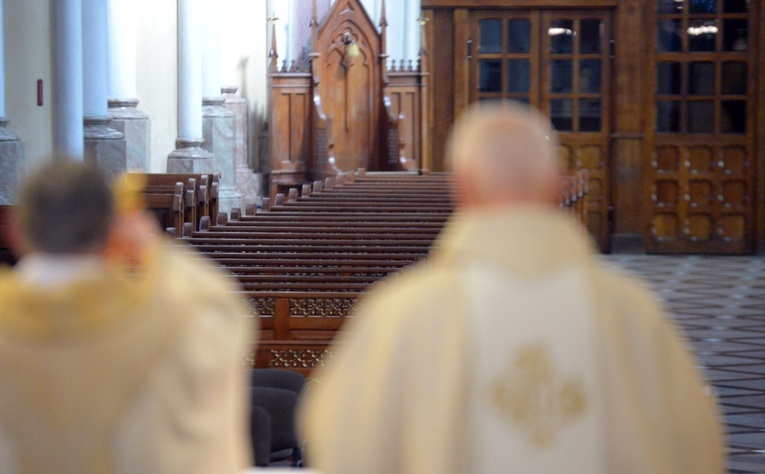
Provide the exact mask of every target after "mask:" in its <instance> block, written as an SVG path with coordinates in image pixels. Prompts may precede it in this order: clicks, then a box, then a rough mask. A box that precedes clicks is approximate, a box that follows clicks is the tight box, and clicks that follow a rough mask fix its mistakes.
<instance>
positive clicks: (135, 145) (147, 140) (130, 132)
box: [109, 99, 151, 172]
mask: <svg viewBox="0 0 765 474" xmlns="http://www.w3.org/2000/svg"><path fill="white" fill-rule="evenodd" d="M137 105H138V99H110V100H109V116H110V117H111V118H112V122H111V124H110V125H111V127H112V128H113V129H115V130H117V131H119V132H122V134H123V135H125V142H126V145H127V170H128V171H135V172H147V171H149V170H150V169H151V120H150V119H149V115H148V114H146V113H145V112H143V111H141V110H138V109H137V108H136V106H137Z"/></svg>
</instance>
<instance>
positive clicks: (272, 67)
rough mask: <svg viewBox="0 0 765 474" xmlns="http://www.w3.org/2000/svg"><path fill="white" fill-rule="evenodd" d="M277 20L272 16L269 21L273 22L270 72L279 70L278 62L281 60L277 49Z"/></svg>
mask: <svg viewBox="0 0 765 474" xmlns="http://www.w3.org/2000/svg"><path fill="white" fill-rule="evenodd" d="M276 20H278V18H276V17H275V16H272V17H271V18H269V19H268V21H270V22H271V51H269V52H268V56H269V57H270V59H271V62H270V64H269V70H270V72H276V70H277V68H278V64H277V61H278V59H279V54H278V53H277V49H276Z"/></svg>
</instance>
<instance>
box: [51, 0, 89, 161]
mask: <svg viewBox="0 0 765 474" xmlns="http://www.w3.org/2000/svg"><path fill="white" fill-rule="evenodd" d="M53 54H54V58H53V62H54V66H53V71H54V77H55V80H54V82H53V100H54V107H53V110H54V112H53V114H54V115H53V121H54V138H53V148H54V151H55V153H56V154H58V155H65V156H68V157H70V158H73V159H82V155H83V148H84V144H83V140H82V138H83V132H82V128H83V125H82V117H83V113H82V111H83V104H82V4H81V0H56V1H54V2H53Z"/></svg>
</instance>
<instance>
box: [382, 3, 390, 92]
mask: <svg viewBox="0 0 765 474" xmlns="http://www.w3.org/2000/svg"><path fill="white" fill-rule="evenodd" d="M380 8H381V9H382V11H381V12H380V68H381V70H382V80H383V85H388V47H387V43H388V31H387V30H388V19H387V17H386V16H385V0H382V5H381V7H380Z"/></svg>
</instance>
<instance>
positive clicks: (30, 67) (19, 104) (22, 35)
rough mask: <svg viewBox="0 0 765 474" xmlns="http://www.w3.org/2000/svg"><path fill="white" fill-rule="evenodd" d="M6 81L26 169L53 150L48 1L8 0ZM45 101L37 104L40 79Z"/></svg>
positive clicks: (10, 125) (12, 126)
mask: <svg viewBox="0 0 765 474" xmlns="http://www.w3.org/2000/svg"><path fill="white" fill-rule="evenodd" d="M3 7H4V15H3V20H4V22H3V28H4V30H5V85H6V91H9V92H7V93H6V116H7V117H8V118H9V119H10V122H9V123H8V128H9V129H10V130H11V131H13V132H14V133H16V135H18V137H19V138H20V139H21V140H22V141H23V142H24V143H25V146H26V156H27V170H29V169H30V168H33V167H34V166H37V165H40V164H43V163H45V162H47V159H48V157H50V155H51V153H52V152H53V101H52V94H51V89H52V88H51V86H52V84H53V82H52V80H53V61H52V56H51V37H52V31H51V5H50V2H49V1H34V2H30V1H29V0H5V1H4V4H3ZM38 79H42V80H43V105H42V106H39V107H38V106H37V80H38Z"/></svg>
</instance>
